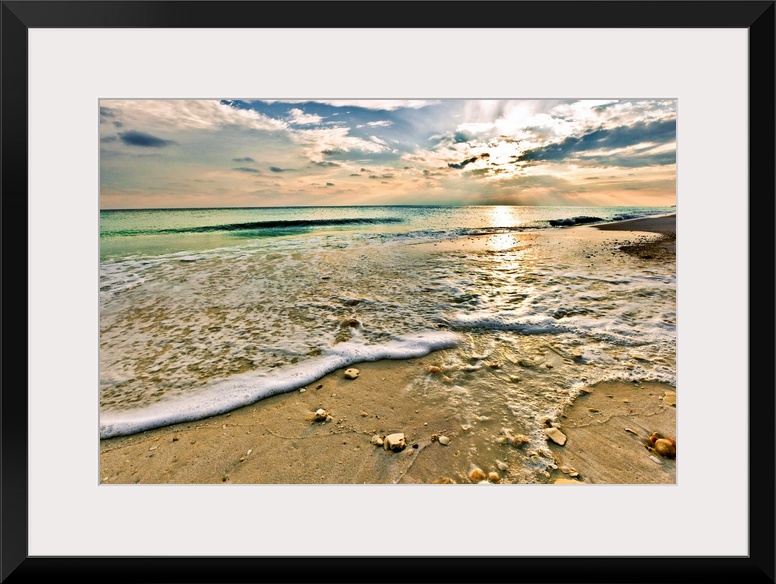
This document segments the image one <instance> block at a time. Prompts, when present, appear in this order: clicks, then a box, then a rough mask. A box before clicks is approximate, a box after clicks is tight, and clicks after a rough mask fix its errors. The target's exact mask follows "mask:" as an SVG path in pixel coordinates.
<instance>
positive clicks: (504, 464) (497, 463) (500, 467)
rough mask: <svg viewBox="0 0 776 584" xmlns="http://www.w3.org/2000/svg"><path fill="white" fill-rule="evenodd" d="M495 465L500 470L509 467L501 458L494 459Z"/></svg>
mask: <svg viewBox="0 0 776 584" xmlns="http://www.w3.org/2000/svg"><path fill="white" fill-rule="evenodd" d="M496 466H497V467H498V469H499V470H501V471H505V470H507V469H508V468H509V465H508V464H507V463H506V462H504V461H501V460H497V461H496Z"/></svg>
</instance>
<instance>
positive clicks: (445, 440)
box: [437, 436, 450, 446]
mask: <svg viewBox="0 0 776 584" xmlns="http://www.w3.org/2000/svg"><path fill="white" fill-rule="evenodd" d="M437 440H438V441H439V443H440V444H441V445H443V446H447V445H448V444H450V438H448V437H447V436H440V437H439V438H437Z"/></svg>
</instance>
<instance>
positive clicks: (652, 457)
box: [649, 455, 663, 464]
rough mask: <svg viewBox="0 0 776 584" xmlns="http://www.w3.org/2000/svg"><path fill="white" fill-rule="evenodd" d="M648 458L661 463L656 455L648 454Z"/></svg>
mask: <svg viewBox="0 0 776 584" xmlns="http://www.w3.org/2000/svg"><path fill="white" fill-rule="evenodd" d="M649 459H650V460H651V461H652V462H654V463H655V464H663V463H662V462H661V461H660V459H659V458H658V457H657V456H652V455H650V457H649Z"/></svg>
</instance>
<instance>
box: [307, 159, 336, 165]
mask: <svg viewBox="0 0 776 584" xmlns="http://www.w3.org/2000/svg"><path fill="white" fill-rule="evenodd" d="M310 164H314V165H316V166H342V165H341V164H337V163H336V162H331V161H330V160H321V161H319V162H311V163H310Z"/></svg>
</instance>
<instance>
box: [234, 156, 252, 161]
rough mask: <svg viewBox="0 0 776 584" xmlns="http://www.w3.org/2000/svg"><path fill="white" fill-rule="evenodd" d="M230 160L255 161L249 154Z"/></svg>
mask: <svg viewBox="0 0 776 584" xmlns="http://www.w3.org/2000/svg"><path fill="white" fill-rule="evenodd" d="M232 161H234V162H256V161H255V160H254V159H253V158H251V157H250V156H243V157H242V158H232Z"/></svg>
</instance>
